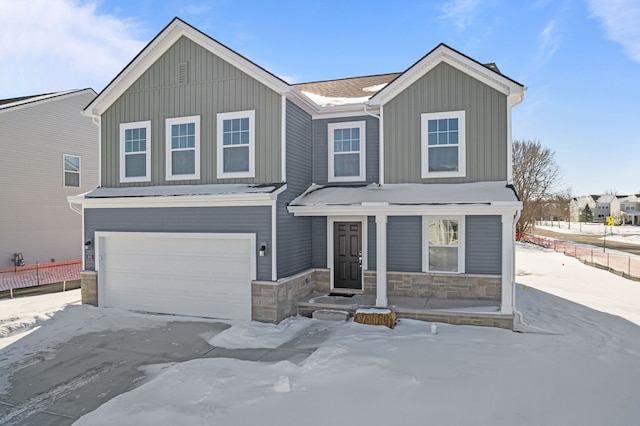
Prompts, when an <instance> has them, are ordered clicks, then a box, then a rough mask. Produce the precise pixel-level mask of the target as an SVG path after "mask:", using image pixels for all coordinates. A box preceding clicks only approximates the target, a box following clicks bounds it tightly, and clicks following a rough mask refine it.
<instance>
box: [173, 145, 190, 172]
mask: <svg viewBox="0 0 640 426" xmlns="http://www.w3.org/2000/svg"><path fill="white" fill-rule="evenodd" d="M195 167H196V166H195V151H193V150H188V151H174V152H172V153H171V174H172V175H192V174H194V173H195Z"/></svg>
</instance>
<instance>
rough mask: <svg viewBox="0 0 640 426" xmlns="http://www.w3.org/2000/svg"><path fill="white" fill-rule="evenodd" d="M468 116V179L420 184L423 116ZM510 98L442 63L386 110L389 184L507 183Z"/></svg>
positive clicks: (426, 181) (385, 167)
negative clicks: (459, 113) (450, 113)
mask: <svg viewBox="0 0 640 426" xmlns="http://www.w3.org/2000/svg"><path fill="white" fill-rule="evenodd" d="M445 111H465V115H466V118H465V120H466V176H465V177H456V178H435V179H434V178H430V179H422V178H421V134H420V126H421V123H420V122H421V114H422V113H432V112H445ZM506 111H507V97H506V95H504V94H502V93H500V92H499V91H497V90H495V89H493V88H492V87H489V86H488V85H486V84H484V83H482V82H481V81H479V80H476V79H475V78H473V77H471V76H469V75H468V74H466V73H464V72H462V71H460V70H458V69H457V68H454V67H452V66H451V65H449V64H447V63H444V62H443V63H440V64H439V65H437V66H436V67H434V68H433V69H432V70H430V71H429V72H428V73H426V74H425V75H424V76H422V77H421V78H420V79H418V80H417V81H416V82H414V83H413V84H411V85H410V86H409V87H407V88H406V89H405V90H404V91H403V92H401V93H400V94H399V95H397V96H396V97H395V98H393V99H391V100H390V101H389V102H388V103H387V104H385V105H384V161H385V163H384V175H385V183H463V182H465V183H466V182H481V181H506V180H507V151H508V146H507V143H508V141H507V114H506Z"/></svg>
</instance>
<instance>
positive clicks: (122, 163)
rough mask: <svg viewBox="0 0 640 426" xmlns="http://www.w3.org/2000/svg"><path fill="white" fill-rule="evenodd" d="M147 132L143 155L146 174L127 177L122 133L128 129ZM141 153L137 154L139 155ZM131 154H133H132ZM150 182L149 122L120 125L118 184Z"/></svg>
mask: <svg viewBox="0 0 640 426" xmlns="http://www.w3.org/2000/svg"><path fill="white" fill-rule="evenodd" d="M142 128H144V129H146V130H147V143H146V146H147V149H146V151H144V153H145V164H146V166H145V168H146V171H147V173H146V174H145V175H144V176H137V177H127V176H126V165H125V156H126V155H125V154H126V153H125V152H124V132H125V130H128V129H142ZM142 152H143V151H139V152H137V154H141V153H142ZM132 154H133V153H132ZM150 180H151V121H136V122H132V123H120V182H149V181H150Z"/></svg>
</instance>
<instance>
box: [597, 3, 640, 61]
mask: <svg viewBox="0 0 640 426" xmlns="http://www.w3.org/2000/svg"><path fill="white" fill-rule="evenodd" d="M587 3H588V5H589V11H590V12H591V16H593V17H596V18H598V19H600V21H601V22H602V26H603V27H604V31H605V35H606V36H607V38H609V39H611V40H613V41H615V42H617V43H620V44H621V45H622V46H623V48H624V51H625V53H626V55H627V56H628V57H629V58H630V59H631V60H632V61H635V62H640V2H638V1H637V0H587Z"/></svg>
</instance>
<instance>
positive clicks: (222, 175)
mask: <svg viewBox="0 0 640 426" xmlns="http://www.w3.org/2000/svg"><path fill="white" fill-rule="evenodd" d="M235 118H248V119H249V171H246V172H225V171H224V145H223V144H222V140H223V130H224V129H223V125H222V123H223V121H224V120H232V119H235ZM255 118H256V111H255V110H247V111H233V112H221V113H219V114H218V115H217V131H216V134H217V144H216V145H217V151H216V155H217V163H216V164H217V177H218V179H233V178H252V177H255V176H256V172H255V156H256V141H255V134H256V131H255V128H256V120H255Z"/></svg>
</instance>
